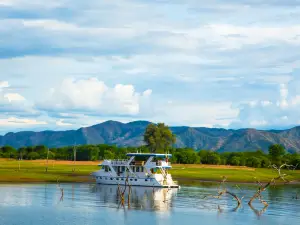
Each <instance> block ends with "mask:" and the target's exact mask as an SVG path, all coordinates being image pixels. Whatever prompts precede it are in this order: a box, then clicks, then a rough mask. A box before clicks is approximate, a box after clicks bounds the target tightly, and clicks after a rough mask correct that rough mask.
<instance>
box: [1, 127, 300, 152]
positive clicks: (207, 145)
mask: <svg viewBox="0 0 300 225" xmlns="http://www.w3.org/2000/svg"><path fill="white" fill-rule="evenodd" d="M149 123H150V122H148V121H135V122H130V123H121V122H117V121H106V122H104V123H101V124H97V125H94V126H91V127H85V128H80V129H78V130H68V131H41V132H32V131H24V132H17V133H7V134H6V135H4V136H0V146H4V145H11V146H13V147H15V148H19V147H22V146H33V145H46V146H48V147H62V146H68V145H73V144H74V143H76V144H102V143H105V144H116V145H118V146H140V145H143V144H144V143H143V133H144V131H145V128H146V127H147V125H148V124H149ZM170 128H171V130H172V131H173V133H174V134H176V136H177V142H176V147H190V148H194V149H211V150H214V151H219V152H228V151H255V150H257V149H262V150H263V151H267V150H268V147H269V146H270V145H271V144H282V145H284V146H285V148H286V149H287V150H288V151H289V152H300V127H295V128H292V129H288V130H269V131H262V130H256V129H239V130H231V129H230V130H226V129H218V128H205V127H170Z"/></svg>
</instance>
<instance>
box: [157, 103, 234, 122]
mask: <svg viewBox="0 0 300 225" xmlns="http://www.w3.org/2000/svg"><path fill="white" fill-rule="evenodd" d="M167 103H168V104H165V105H162V106H161V108H160V109H159V110H158V111H157V114H156V115H155V116H154V120H155V121H164V122H166V123H168V124H175V125H186V126H206V127H215V126H218V127H227V126H228V125H229V124H230V123H231V122H232V121H233V120H234V118H236V116H237V115H238V110H237V109H233V108H232V107H231V103H230V102H193V103H191V102H178V101H168V102H167Z"/></svg>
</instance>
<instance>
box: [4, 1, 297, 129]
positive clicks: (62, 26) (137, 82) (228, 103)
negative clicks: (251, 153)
mask: <svg viewBox="0 0 300 225" xmlns="http://www.w3.org/2000/svg"><path fill="white" fill-rule="evenodd" d="M297 3H299V2H298V0H291V1H278V0H269V1H267V0H257V1H255V0H253V1H250V0H240V1H238V0H228V1H226V2H225V1H220V0H216V1H204V0H199V1H195V0H186V1H181V0H174V1H172V3H171V2H170V1H144V0H129V1H126V4H124V1H123V0H114V1H94V0H92V1H79V0H74V1H72V2H71V1H65V0H53V1H50V2H47V4H45V2H44V1H43V0H31V1H28V0H2V1H1V0H0V11H1V12H3V16H1V18H0V33H1V42H0V49H1V50H2V51H1V53H0V68H1V75H0V76H1V78H2V79H4V80H7V81H9V82H7V81H2V82H1V81H0V90H1V91H0V112H1V114H4V115H6V116H7V117H10V116H12V115H13V116H16V117H17V116H23V117H26V116H30V115H31V116H32V115H36V114H35V113H44V112H47V113H48V115H49V117H50V118H47V119H48V120H51V119H53V118H51V117H54V118H55V119H53V124H57V126H61V127H64V125H66V124H68V123H70V124H73V125H74V126H76V125H78V126H79V124H83V121H91V122H93V121H96V120H97V119H101V120H102V119H103V118H107V119H111V118H117V119H118V120H126V119H128V118H130V119H139V118H143V119H147V120H157V121H167V122H168V123H171V124H181V125H197V124H198V125H207V126H215V125H218V124H219V125H220V126H228V125H230V126H233V125H235V127H240V126H243V127H244V126H251V127H267V126H275V127H276V126H277V125H280V126H281V125H282V124H297V123H298V122H297V121H298V119H297V116H296V115H298V113H299V112H298V111H297V107H299V103H300V97H299V96H300V93H298V92H297V89H299V85H300V84H298V86H297V85H295V84H292V83H291V82H290V81H291V80H293V79H294V78H295V77H296V76H298V75H299V74H298V73H299V70H300V61H299V50H300V39H299V37H300V27H299V24H298V23H297V21H296V20H295V18H299V16H300V11H299V9H298V8H297V7H295V5H297ZM282 6H284V7H282ZM1 15H2V14H1ZM248 15H255V17H250V16H248ZM20 34H22V35H20ZM14 76H19V79H15V78H14ZM67 76H69V77H74V79H64V78H66V77H67ZM91 76H94V77H95V78H93V79H87V78H88V77H91ZM13 79H15V80H14V82H11V80H13ZM61 80H64V81H63V82H62V83H60V82H61ZM15 82H16V83H19V84H22V85H26V86H28V87H29V88H28V89H27V90H24V92H23V90H22V92H20V93H18V92H19V91H16V90H14V89H12V88H10V87H9V85H12V84H13V83H15ZM112 84H116V85H112ZM124 84H125V85H124ZM128 84H130V85H128ZM279 84H282V85H281V86H280V85H279ZM50 87H54V88H53V89H52V90H51V91H50V93H49V96H48V98H46V99H45V98H44V97H45V96H44V95H45V92H46V90H49V89H50ZM152 92H153V93H152ZM25 97H26V99H25ZM170 99H171V100H170ZM168 101H169V103H167V102H168ZM232 102H233V103H234V106H232ZM31 104H35V106H36V107H37V108H38V110H40V111H39V112H37V111H36V109H35V108H34V107H32V105H31ZM150 105H151V106H152V107H150ZM232 107H233V108H232ZM238 113H239V116H237V115H238ZM95 116H96V117H98V116H101V118H95ZM236 117H237V121H236V122H235V123H234V124H233V123H232V120H234V118H236ZM88 123H89V124H90V122H88Z"/></svg>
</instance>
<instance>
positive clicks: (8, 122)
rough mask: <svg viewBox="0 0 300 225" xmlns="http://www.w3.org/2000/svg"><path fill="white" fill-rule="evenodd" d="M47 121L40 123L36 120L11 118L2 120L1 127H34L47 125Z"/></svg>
mask: <svg viewBox="0 0 300 225" xmlns="http://www.w3.org/2000/svg"><path fill="white" fill-rule="evenodd" d="M46 124H47V122H45V121H38V120H35V119H22V118H16V117H9V118H6V119H0V126H4V127H6V126H32V125H46Z"/></svg>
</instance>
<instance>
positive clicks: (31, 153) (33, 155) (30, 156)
mask: <svg viewBox="0 0 300 225" xmlns="http://www.w3.org/2000/svg"><path fill="white" fill-rule="evenodd" d="M27 158H28V159H31V160H35V159H39V158H40V155H39V154H38V153H37V152H30V153H29V154H28V155H27Z"/></svg>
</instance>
